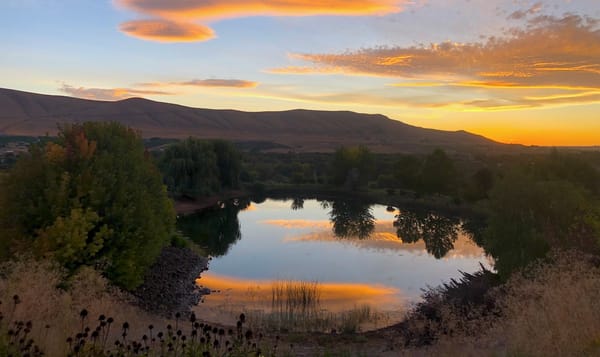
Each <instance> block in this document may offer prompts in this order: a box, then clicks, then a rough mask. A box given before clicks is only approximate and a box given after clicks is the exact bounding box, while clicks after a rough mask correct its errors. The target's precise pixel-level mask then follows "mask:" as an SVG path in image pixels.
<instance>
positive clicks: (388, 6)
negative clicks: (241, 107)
mask: <svg viewBox="0 0 600 357" xmlns="http://www.w3.org/2000/svg"><path fill="white" fill-rule="evenodd" d="M114 2H115V3H116V4H117V5H118V6H120V7H123V8H126V9H129V10H133V11H135V12H138V13H140V14H143V15H145V16H150V17H152V19H150V20H137V21H129V22H126V23H124V24H122V25H121V27H120V29H121V31H123V32H125V33H127V34H129V35H131V36H135V37H138V38H141V39H145V40H155V41H162V42H167V41H171V42H180V41H205V40H208V39H211V38H213V37H214V33H213V31H212V30H211V29H209V28H208V27H206V26H204V25H199V24H198V22H200V23H206V22H208V21H215V20H222V19H228V18H238V17H248V16H259V15H260V16H311V15H345V16H355V15H377V14H388V13H393V12H398V11H400V10H401V5H402V4H403V3H407V2H409V1H408V0H324V1H308V0H283V1H282V0H267V1H257V0H219V1H217V0H208V1H202V0H114Z"/></svg>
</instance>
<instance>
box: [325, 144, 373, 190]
mask: <svg viewBox="0 0 600 357" xmlns="http://www.w3.org/2000/svg"><path fill="white" fill-rule="evenodd" d="M372 166H373V155H372V154H371V151H369V149H368V148H367V147H366V146H362V145H361V146H357V147H350V148H347V147H341V148H339V149H338V150H337V151H336V152H335V154H334V157H333V162H332V164H331V167H332V176H333V183H334V184H335V185H338V186H345V187H346V188H349V189H353V190H354V189H357V188H358V187H361V186H366V185H367V183H368V182H369V174H370V171H371V170H370V169H371V167H372Z"/></svg>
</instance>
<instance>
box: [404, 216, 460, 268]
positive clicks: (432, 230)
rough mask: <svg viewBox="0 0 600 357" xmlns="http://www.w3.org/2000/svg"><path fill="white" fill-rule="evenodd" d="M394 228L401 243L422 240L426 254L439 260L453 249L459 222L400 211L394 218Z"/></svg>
mask: <svg viewBox="0 0 600 357" xmlns="http://www.w3.org/2000/svg"><path fill="white" fill-rule="evenodd" d="M394 227H396V235H397V236H398V238H400V239H401V240H402V241H403V242H405V243H416V242H417V241H419V240H421V239H422V240H423V242H425V248H426V249H427V252H428V253H429V254H431V255H433V256H434V257H435V258H437V259H440V258H442V257H444V256H445V255H446V254H447V253H448V252H449V251H450V250H452V249H453V248H454V242H455V241H456V239H457V238H458V231H459V229H460V220H459V219H458V218H455V217H447V216H442V215H439V214H436V213H433V212H417V211H402V212H400V214H398V215H397V216H396V220H395V221H394Z"/></svg>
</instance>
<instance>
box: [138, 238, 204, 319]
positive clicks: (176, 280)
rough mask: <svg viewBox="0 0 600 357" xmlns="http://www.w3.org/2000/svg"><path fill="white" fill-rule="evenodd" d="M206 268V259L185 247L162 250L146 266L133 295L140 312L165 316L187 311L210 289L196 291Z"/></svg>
mask: <svg viewBox="0 0 600 357" xmlns="http://www.w3.org/2000/svg"><path fill="white" fill-rule="evenodd" d="M207 268H208V259H206V258H204V257H200V256H198V255H197V254H196V253H194V252H193V251H192V250H190V249H188V248H176V247H166V248H164V249H163V250H162V252H161V254H160V256H159V257H158V259H157V260H156V262H155V263H154V264H153V265H152V267H150V269H149V270H148V272H147V273H146V276H145V277H144V283H143V284H142V285H140V286H139V287H138V288H137V289H136V290H135V291H133V295H134V296H135V297H136V299H137V303H138V305H139V306H140V307H142V308H143V309H145V310H147V311H149V312H152V313H156V314H160V315H165V316H173V315H174V314H175V313H177V312H188V311H189V309H190V307H191V306H193V305H196V304H198V302H199V301H200V300H201V298H202V296H203V295H206V294H208V293H210V289H207V288H198V287H197V286H196V279H197V278H198V277H199V276H200V273H201V272H203V271H204V270H206V269H207Z"/></svg>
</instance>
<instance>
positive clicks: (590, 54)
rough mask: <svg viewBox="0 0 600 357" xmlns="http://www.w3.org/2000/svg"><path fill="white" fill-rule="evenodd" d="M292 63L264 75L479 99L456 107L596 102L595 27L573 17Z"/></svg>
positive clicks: (599, 50)
mask: <svg viewBox="0 0 600 357" xmlns="http://www.w3.org/2000/svg"><path fill="white" fill-rule="evenodd" d="M539 7H540V5H539V4H536V5H534V6H533V7H532V8H530V9H528V10H525V11H524V12H523V15H522V16H523V17H524V16H531V15H532V14H536V13H537V11H539ZM511 16H512V17H521V15H518V16H517V15H514V14H512V15H511ZM291 58H292V59H295V60H298V59H299V60H301V61H303V62H304V63H305V64H303V65H301V66H288V67H282V68H275V69H271V70H269V72H270V73H278V74H300V75H301V74H308V73H314V74H323V73H331V74H340V73H344V74H349V75H367V76H378V77H388V78H396V79H398V80H402V82H399V83H396V84H395V86H397V87H404V88H406V87H412V88H424V87H429V88H431V87H455V88H456V87H462V88H472V89H473V90H478V97H477V98H476V99H473V100H470V101H462V102H457V103H456V104H460V105H464V106H474V107H480V108H481V107H487V108H502V107H505V108H514V107H515V106H524V107H535V106H542V105H560V104H565V103H589V102H598V101H600V21H599V20H598V19H594V18H590V17H585V16H580V15H574V14H565V15H564V16H562V17H553V16H545V15H537V16H534V17H531V18H529V19H528V20H527V22H526V25H525V26H524V27H520V28H513V29H510V30H508V31H507V32H506V33H505V34H504V35H503V36H501V37H492V38H488V39H487V40H485V41H483V42H481V43H454V42H444V43H437V44H431V45H428V46H414V47H378V48H368V49H362V50H358V51H348V52H344V53H337V54H336V53H333V54H328V53H320V54H293V55H292V56H291ZM482 90H483V92H482ZM482 93H483V94H482Z"/></svg>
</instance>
